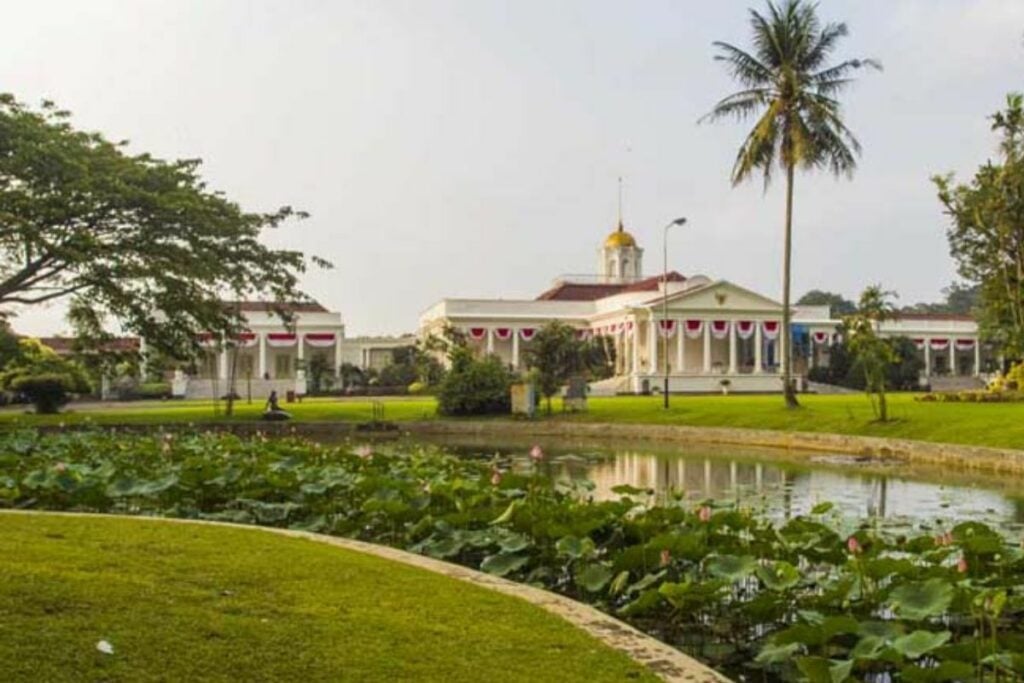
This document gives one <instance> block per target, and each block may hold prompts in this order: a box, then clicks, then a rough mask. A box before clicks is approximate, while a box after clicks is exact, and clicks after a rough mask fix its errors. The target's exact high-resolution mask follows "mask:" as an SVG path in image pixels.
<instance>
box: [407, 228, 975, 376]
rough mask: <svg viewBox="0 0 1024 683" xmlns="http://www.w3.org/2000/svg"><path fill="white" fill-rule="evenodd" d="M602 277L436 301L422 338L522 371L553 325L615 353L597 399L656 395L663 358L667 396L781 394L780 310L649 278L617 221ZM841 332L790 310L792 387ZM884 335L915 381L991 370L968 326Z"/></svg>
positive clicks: (923, 319) (945, 320)
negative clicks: (912, 367) (902, 347)
mask: <svg viewBox="0 0 1024 683" xmlns="http://www.w3.org/2000/svg"><path fill="white" fill-rule="evenodd" d="M598 268H599V274H598V275H595V276H587V277H564V278H560V279H558V280H556V281H555V283H554V285H553V286H552V287H551V288H550V289H548V290H547V291H545V292H544V293H542V294H541V295H540V296H538V297H537V298H536V299H531V300H506V299H443V300H441V301H439V302H438V303H436V304H434V305H433V306H431V307H430V308H429V309H427V310H426V311H425V312H424V313H423V314H422V315H421V317H420V323H419V335H420V336H421V337H427V336H429V335H432V334H440V333H441V332H442V331H443V329H444V328H445V327H446V326H452V327H454V328H456V329H459V330H462V331H463V332H464V333H465V334H466V335H467V337H468V338H469V340H470V343H471V344H473V345H474V346H475V347H476V349H478V350H479V352H480V353H493V354H497V355H498V356H499V357H501V359H502V360H503V361H505V362H506V363H508V364H509V366H511V367H512V368H513V369H521V368H522V367H523V352H524V349H526V348H528V347H529V344H530V340H531V339H532V338H533V336H534V335H535V334H536V332H537V330H538V329H540V328H541V327H542V326H544V325H545V324H547V323H549V322H551V321H554V320H560V321H562V322H564V323H567V324H569V325H571V326H572V327H574V328H576V330H577V334H579V335H580V336H581V337H588V338H589V337H592V338H599V339H601V340H603V343H605V344H608V345H610V346H611V347H613V348H614V352H615V353H614V355H615V375H614V377H613V378H612V379H610V380H605V381H603V382H599V383H596V384H595V385H593V386H592V390H593V391H594V392H595V393H629V392H644V391H648V390H651V389H655V390H656V389H657V388H659V387H660V386H661V383H662V382H663V378H664V376H665V374H664V373H665V362H666V360H667V362H668V376H669V390H670V391H672V392H716V391H721V390H722V389H723V387H724V386H727V387H728V389H729V391H734V392H774V391H781V389H782V385H781V382H780V379H779V371H780V367H779V359H780V358H781V354H782V352H783V345H784V344H785V343H786V342H787V335H783V334H781V328H782V304H780V303H779V302H778V301H775V300H774V299H772V298H770V297H767V296H764V295H762V294H759V293H757V292H754V291H751V290H749V289H746V288H744V287H741V286H739V285H738V284H735V283H733V282H729V281H727V280H715V279H712V278H710V277H706V276H704V275H693V276H689V277H684V276H683V275H680V274H679V273H676V272H670V273H668V275H667V278H666V277H665V276H664V275H655V276H645V274H644V271H643V249H641V248H640V246H639V245H638V244H637V241H636V239H635V238H634V237H633V236H632V235H631V234H630V233H629V232H627V231H626V230H625V229H624V228H623V225H622V222H621V221H620V222H619V226H618V229H617V230H615V231H613V232H612V233H611V234H610V235H608V237H607V238H606V239H605V240H604V243H603V244H602V246H601V247H600V249H599V265H598ZM839 324H840V321H839V320H838V319H834V318H832V317H831V316H830V314H829V309H828V307H827V306H797V307H794V309H793V318H792V334H791V335H788V337H789V339H790V340H792V343H794V344H795V347H794V355H795V359H794V371H795V373H796V374H797V376H798V377H803V376H805V375H806V373H807V371H808V370H809V369H810V368H812V367H814V366H815V365H817V364H827V363H828V355H829V347H830V345H831V343H832V341H833V339H834V335H837V334H838V328H839ZM882 334H884V335H887V336H904V337H907V338H910V339H912V340H913V341H914V342H915V344H916V345H917V347H918V349H919V353H920V354H921V356H922V358H923V360H924V363H925V368H926V370H925V375H926V376H925V377H923V378H922V381H923V382H929V383H933V384H936V385H937V384H940V383H942V382H946V383H947V384H948V383H950V382H953V383H956V382H959V383H960V384H961V385H963V384H970V383H972V382H977V381H978V380H977V379H973V378H978V377H979V376H980V375H981V373H982V370H983V367H984V366H983V362H984V361H985V360H987V359H983V354H984V351H985V350H984V349H983V348H982V346H981V344H980V343H979V340H978V329H977V325H976V324H975V322H974V321H973V320H972V319H971V318H969V317H965V316H931V315H903V316H901V317H899V318H898V319H896V320H891V321H887V322H885V323H883V326H882ZM724 380H728V381H727V382H725V381H724Z"/></svg>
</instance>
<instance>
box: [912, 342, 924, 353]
mask: <svg viewBox="0 0 1024 683" xmlns="http://www.w3.org/2000/svg"><path fill="white" fill-rule="evenodd" d="M911 341H913V342H914V346H915V347H917V350H918V351H924V339H912V340H911Z"/></svg>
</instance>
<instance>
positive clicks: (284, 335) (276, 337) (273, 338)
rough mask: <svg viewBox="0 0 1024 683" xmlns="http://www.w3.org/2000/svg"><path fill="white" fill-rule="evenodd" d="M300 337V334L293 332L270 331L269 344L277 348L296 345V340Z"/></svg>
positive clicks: (268, 334) (268, 335)
mask: <svg viewBox="0 0 1024 683" xmlns="http://www.w3.org/2000/svg"><path fill="white" fill-rule="evenodd" d="M298 338H299V337H298V335H296V334H293V333H291V332H268V333H267V345H268V346H273V347H275V348H284V347H288V346H295V342H296V341H297V340H298Z"/></svg>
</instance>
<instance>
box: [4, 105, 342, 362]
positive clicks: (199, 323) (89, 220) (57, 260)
mask: <svg viewBox="0 0 1024 683" xmlns="http://www.w3.org/2000/svg"><path fill="white" fill-rule="evenodd" d="M200 163H201V162H200V161H199V160H196V159H188V160H178V161H164V160H161V159H157V158H154V157H152V156H150V155H149V154H130V153H129V152H128V151H127V143H126V142H110V141H108V140H107V139H105V138H104V137H103V136H102V135H100V134H99V133H87V132H82V131H78V130H76V129H75V128H73V127H72V125H71V123H70V115H69V114H68V112H66V111H62V110H60V109H58V108H57V107H56V106H55V105H54V104H53V103H51V102H44V103H43V105H42V107H41V108H39V109H33V108H30V107H28V106H26V105H24V104H23V103H21V102H18V101H17V100H16V99H15V98H14V97H13V96H12V95H6V94H3V95H0V273H2V275H0V313H4V312H6V311H8V310H9V309H10V308H11V307H12V306H15V305H33V304H41V303H44V302H47V301H52V300H56V299H62V298H65V299H69V301H70V306H71V314H70V316H69V317H70V319H71V321H72V323H73V324H74V325H75V327H76V329H77V330H78V331H79V332H80V334H81V335H82V336H83V338H96V337H101V336H102V329H103V323H104V321H105V320H106V319H107V318H108V317H113V318H116V319H117V320H118V321H119V322H120V323H121V325H122V327H124V328H125V329H126V330H127V331H129V332H131V333H134V334H138V335H141V336H144V337H145V338H146V339H147V340H148V342H149V344H150V346H151V347H153V348H155V349H159V350H162V351H166V352H169V353H171V355H173V356H174V357H179V358H184V357H186V356H188V355H190V354H191V355H194V354H196V353H197V352H198V346H197V342H196V336H197V333H198V332H202V331H209V332H213V333H217V334H219V333H224V334H225V335H228V336H229V337H230V336H233V334H234V333H235V332H237V331H238V329H240V327H241V325H242V319H241V316H240V314H239V313H238V311H237V310H234V309H232V308H231V307H225V306H224V305H222V303H221V299H222V297H223V296H224V295H225V294H231V295H235V296H237V297H238V298H242V297H243V296H258V297H260V298H266V299H269V300H273V301H278V302H284V301H294V300H301V299H303V298H304V296H303V295H302V293H301V292H300V291H299V290H298V275H299V274H300V273H302V272H303V271H304V270H305V268H306V260H305V258H304V257H303V255H302V254H301V253H299V252H295V251H288V250H280V249H272V248H269V247H267V246H265V245H264V244H263V243H262V242H261V241H260V236H261V234H262V233H263V232H264V231H265V230H267V229H270V228H275V227H277V226H279V225H281V224H282V223H283V222H285V221H286V220H287V219H289V218H292V217H301V216H303V215H304V214H302V213H301V212H296V211H294V210H292V209H291V208H290V207H283V208H280V209H278V210H276V211H272V212H270V213H251V212H247V211H244V210H242V209H241V208H240V207H239V206H238V205H237V204H235V203H234V202H232V201H230V200H229V199H227V198H226V197H225V196H224V195H222V194H221V193H219V192H216V191H213V190H211V189H209V188H208V187H207V186H206V184H205V182H204V181H203V180H202V178H201V177H200V175H199V170H200ZM313 261H314V262H315V263H316V264H318V265H321V266H329V265H330V264H328V263H326V262H325V261H323V260H321V259H318V258H316V257H314V258H313Z"/></svg>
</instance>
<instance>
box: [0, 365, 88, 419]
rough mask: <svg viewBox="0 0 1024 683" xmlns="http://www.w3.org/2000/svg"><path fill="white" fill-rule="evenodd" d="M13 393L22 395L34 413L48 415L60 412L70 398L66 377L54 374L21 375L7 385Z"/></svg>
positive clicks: (71, 387) (68, 383) (70, 387)
mask: <svg viewBox="0 0 1024 683" xmlns="http://www.w3.org/2000/svg"><path fill="white" fill-rule="evenodd" d="M9 386H10V388H11V389H12V390H13V391H16V392H18V393H21V394H24V395H25V396H26V397H27V398H28V400H29V401H30V402H31V403H32V405H34V406H35V409H36V412H37V413H40V414H43V415H50V414H53V413H56V412H57V411H58V410H60V407H61V406H62V405H64V404H65V403H67V402H68V401H69V400H70V398H71V396H70V391H71V389H73V388H74V387H73V386H70V382H69V381H68V377H67V376H66V375H60V374H56V373H49V374H41V375H22V376H20V377H17V378H16V379H14V380H12V381H11V383H10V384H9Z"/></svg>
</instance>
